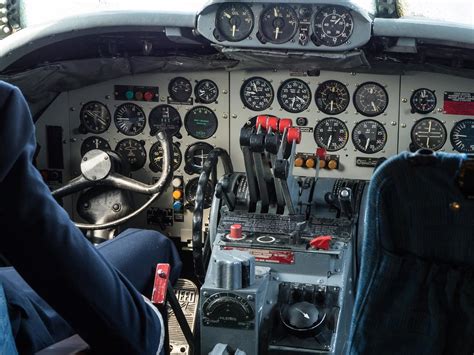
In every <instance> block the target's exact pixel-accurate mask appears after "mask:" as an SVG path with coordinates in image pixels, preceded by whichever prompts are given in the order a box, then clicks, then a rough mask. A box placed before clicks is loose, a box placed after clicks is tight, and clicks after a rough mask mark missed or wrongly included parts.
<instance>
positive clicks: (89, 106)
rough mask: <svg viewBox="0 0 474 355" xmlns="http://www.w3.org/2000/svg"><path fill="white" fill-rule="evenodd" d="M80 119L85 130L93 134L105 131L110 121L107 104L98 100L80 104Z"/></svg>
mask: <svg viewBox="0 0 474 355" xmlns="http://www.w3.org/2000/svg"><path fill="white" fill-rule="evenodd" d="M80 119H81V123H82V125H83V127H84V128H85V129H86V130H87V132H90V133H95V134H98V133H104V132H105V131H107V129H108V128H109V126H110V123H111V121H112V119H111V117H110V112H109V109H108V108H107V106H105V105H104V104H103V103H101V102H98V101H91V102H88V103H86V104H85V105H84V106H82V108H81V113H80Z"/></svg>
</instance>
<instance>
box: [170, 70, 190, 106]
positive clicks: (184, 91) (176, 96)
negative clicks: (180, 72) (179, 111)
mask: <svg viewBox="0 0 474 355" xmlns="http://www.w3.org/2000/svg"><path fill="white" fill-rule="evenodd" d="M168 92H169V93H170V97H171V99H173V100H174V101H177V102H187V101H188V100H189V98H190V97H191V94H192V93H193V87H192V85H191V82H190V81H189V80H188V79H186V78H183V77H180V76H179V77H177V78H174V79H172V80H171V81H170V83H169V85H168Z"/></svg>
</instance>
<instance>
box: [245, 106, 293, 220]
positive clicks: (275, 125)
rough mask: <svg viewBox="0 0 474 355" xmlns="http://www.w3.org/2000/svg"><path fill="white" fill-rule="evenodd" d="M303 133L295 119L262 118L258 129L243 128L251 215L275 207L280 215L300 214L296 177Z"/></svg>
mask: <svg viewBox="0 0 474 355" xmlns="http://www.w3.org/2000/svg"><path fill="white" fill-rule="evenodd" d="M300 142H301V131H300V129H299V128H296V127H293V121H292V120H291V119H279V118H277V117H272V116H263V115H262V116H258V117H257V120H256V124H255V127H252V129H248V128H246V127H244V128H242V130H241V132H240V147H241V149H242V153H243V155H244V161H245V172H246V175H247V184H248V190H249V196H250V197H249V199H250V206H249V207H250V208H249V212H255V211H256V209H257V207H259V208H260V213H268V212H269V208H270V206H271V205H276V206H277V213H278V214H283V213H284V211H285V210H287V211H288V213H289V214H296V206H297V205H298V202H299V201H298V199H299V197H300V196H299V195H300V194H299V193H298V192H297V191H298V183H297V181H296V179H295V178H294V177H293V174H292V172H293V164H294V162H293V160H294V156H295V151H296V145H297V144H299V143H300Z"/></svg>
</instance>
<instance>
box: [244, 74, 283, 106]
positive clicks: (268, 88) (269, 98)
mask: <svg viewBox="0 0 474 355" xmlns="http://www.w3.org/2000/svg"><path fill="white" fill-rule="evenodd" d="M274 95H275V93H274V92H273V87H272V84H271V83H270V82H269V81H268V80H265V79H263V78H260V77H253V78H250V79H248V80H246V81H245V82H244V84H243V85H242V88H241V89H240V98H241V99H242V102H243V103H244V105H245V107H247V108H249V109H251V110H253V111H263V110H266V109H267V108H269V107H270V106H271V104H272V102H273V98H274Z"/></svg>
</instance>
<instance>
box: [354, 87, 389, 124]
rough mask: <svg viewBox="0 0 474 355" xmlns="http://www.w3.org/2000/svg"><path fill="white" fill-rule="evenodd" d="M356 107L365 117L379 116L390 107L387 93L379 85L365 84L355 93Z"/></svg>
mask: <svg viewBox="0 0 474 355" xmlns="http://www.w3.org/2000/svg"><path fill="white" fill-rule="evenodd" d="M354 106H355V108H356V110H357V111H358V112H359V113H361V114H362V115H364V116H369V117H374V116H378V115H380V114H382V113H383V112H384V111H385V109H386V108H387V106H388V94H387V91H385V89H384V87H383V86H382V85H380V84H378V83H373V82H368V83H364V84H362V85H360V86H359V87H358V88H357V90H356V91H355V93H354Z"/></svg>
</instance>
